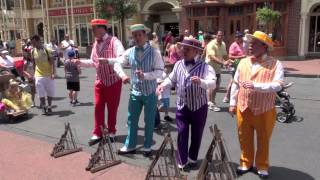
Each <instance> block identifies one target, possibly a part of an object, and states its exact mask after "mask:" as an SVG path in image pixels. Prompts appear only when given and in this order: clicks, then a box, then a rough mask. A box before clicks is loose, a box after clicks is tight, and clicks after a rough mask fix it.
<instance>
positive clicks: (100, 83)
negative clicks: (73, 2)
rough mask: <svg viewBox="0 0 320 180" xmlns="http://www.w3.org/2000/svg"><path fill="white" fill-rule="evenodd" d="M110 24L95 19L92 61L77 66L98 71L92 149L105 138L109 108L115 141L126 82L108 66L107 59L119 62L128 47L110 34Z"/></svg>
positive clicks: (82, 61) (109, 118) (92, 22)
mask: <svg viewBox="0 0 320 180" xmlns="http://www.w3.org/2000/svg"><path fill="white" fill-rule="evenodd" d="M107 24H108V22H107V20H105V19H93V20H92V21H91V25H92V28H93V34H94V36H95V42H94V44H93V47H92V53H91V58H90V59H89V60H77V61H76V63H78V64H80V66H82V67H94V68H96V72H97V74H96V80H95V83H94V97H95V103H94V129H93V135H92V137H91V139H90V140H89V145H90V146H92V145H94V144H96V143H98V142H99V141H100V140H101V137H102V128H103V127H104V126H105V123H104V122H105V120H104V118H105V106H106V105H107V109H108V123H107V125H108V126H107V128H108V132H109V136H110V137H111V140H112V141H113V140H114V137H115V134H116V121H117V111H118V106H119V102H120V95H121V88H122V82H121V78H120V77H119V76H118V75H117V73H116V72H115V71H114V70H113V68H114V67H113V66H112V65H109V64H108V63H104V62H105V61H107V58H116V57H119V56H121V55H122V54H123V53H124V47H123V45H122V44H121V42H120V40H119V39H118V38H116V37H114V36H111V35H109V34H108V33H107Z"/></svg>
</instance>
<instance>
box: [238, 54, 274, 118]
mask: <svg viewBox="0 0 320 180" xmlns="http://www.w3.org/2000/svg"><path fill="white" fill-rule="evenodd" d="M277 63H278V61H277V60H275V59H273V58H271V57H268V58H267V59H266V60H265V61H263V62H262V64H261V67H260V68H259V69H257V70H256V71H255V73H252V72H251V66H252V64H251V60H250V59H249V58H246V59H243V60H241V61H240V64H239V66H238V70H239V82H245V81H253V82H255V83H267V82H272V81H273V79H274V76H275V71H276V65H277ZM275 98H276V94H275V92H260V91H256V90H252V89H245V88H243V87H242V86H240V89H239V94H238V107H239V108H240V111H241V112H243V111H245V110H246V109H247V108H249V109H250V110H251V111H252V112H253V114H255V115H259V114H262V113H265V112H267V111H269V110H271V109H272V108H274V102H275Z"/></svg>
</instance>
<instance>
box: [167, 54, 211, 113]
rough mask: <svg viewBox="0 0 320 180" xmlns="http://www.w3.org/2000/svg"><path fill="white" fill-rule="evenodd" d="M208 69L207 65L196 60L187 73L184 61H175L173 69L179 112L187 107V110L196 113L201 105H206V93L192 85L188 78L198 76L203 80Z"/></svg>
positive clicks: (204, 90) (197, 86) (198, 86)
mask: <svg viewBox="0 0 320 180" xmlns="http://www.w3.org/2000/svg"><path fill="white" fill-rule="evenodd" d="M207 69H208V65H207V64H206V63H205V62H203V60H197V61H196V63H195V65H194V66H193V67H192V68H191V69H190V70H189V71H187V69H186V66H185V65H184V60H181V61H177V63H176V64H175V67H174V71H175V72H174V73H175V74H176V78H177V79H176V82H173V84H176V87H177V108H178V110H181V109H182V108H183V107H184V106H187V107H188V108H189V110H191V111H196V110H198V109H200V108H201V107H202V106H203V105H205V104H207V91H206V89H203V88H201V87H200V85H196V84H192V83H191V80H190V78H191V77H192V76H198V77H200V78H201V79H204V73H205V71H206V70H207Z"/></svg>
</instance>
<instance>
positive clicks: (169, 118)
mask: <svg viewBox="0 0 320 180" xmlns="http://www.w3.org/2000/svg"><path fill="white" fill-rule="evenodd" d="M164 120H166V121H169V122H172V121H173V119H172V118H171V117H170V116H165V117H164Z"/></svg>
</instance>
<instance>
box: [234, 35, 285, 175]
mask: <svg viewBox="0 0 320 180" xmlns="http://www.w3.org/2000/svg"><path fill="white" fill-rule="evenodd" d="M248 38H249V41H250V46H249V56H248V57H246V58H244V59H242V60H241V61H240V63H239V65H238V68H237V70H236V73H235V75H234V83H233V85H232V88H231V99H230V107H229V112H230V114H231V115H232V116H233V115H234V114H236V115H237V122H238V136H239V142H240V149H241V156H240V166H239V167H238V169H237V173H238V174H239V175H242V174H244V173H247V172H249V171H250V170H252V168H253V165H254V163H255V166H256V168H257V172H258V175H259V176H260V177H261V178H267V177H268V176H269V172H268V169H269V143H270V138H271V135H272V130H273V127H274V125H275V120H276V110H275V107H274V102H275V98H276V92H277V91H279V90H281V88H282V84H283V81H284V70H283V66H282V64H281V62H280V61H278V60H276V59H274V58H273V57H272V56H269V54H268V53H269V51H270V50H272V48H273V42H272V39H271V38H270V37H269V36H268V35H267V34H265V33H263V32H261V31H256V32H254V34H253V35H250V34H249V35H248ZM254 131H256V134H257V146H256V147H257V150H256V152H254V149H255V148H254V147H255V145H254ZM254 160H255V162H254Z"/></svg>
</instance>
